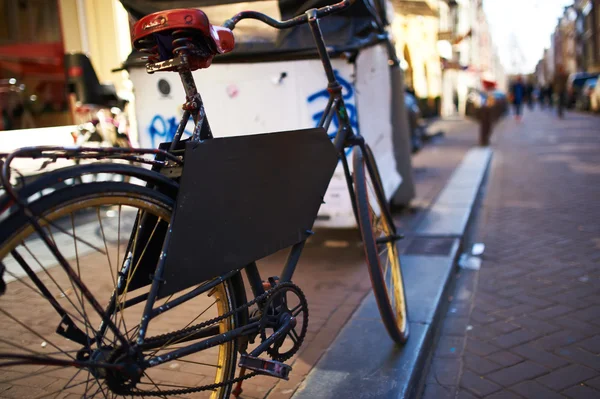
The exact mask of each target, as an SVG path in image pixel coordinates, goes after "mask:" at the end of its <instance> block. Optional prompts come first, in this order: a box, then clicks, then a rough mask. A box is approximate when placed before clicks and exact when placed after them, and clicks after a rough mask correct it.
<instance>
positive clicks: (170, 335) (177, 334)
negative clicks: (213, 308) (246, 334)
mask: <svg viewBox="0 0 600 399" xmlns="http://www.w3.org/2000/svg"><path fill="white" fill-rule="evenodd" d="M286 287H293V288H296V289H298V290H299V289H300V288H299V287H298V286H297V285H295V284H294V283H280V284H277V285H276V286H275V287H273V288H271V289H269V290H267V291H265V292H264V294H261V295H259V296H257V297H256V298H254V299H253V300H251V301H249V302H246V303H245V304H243V305H242V306H240V307H238V308H236V309H233V310H230V311H229V312H227V313H225V314H222V315H221V316H217V317H215V318H212V319H210V320H207V321H205V322H202V323H199V324H196V325H194V326H190V327H188V328H186V329H183V330H180V331H175V332H172V333H167V334H162V335H157V336H155V337H150V338H148V340H147V342H145V344H150V343H152V342H156V341H159V340H164V339H171V338H179V337H181V336H182V335H183V336H184V337H185V336H186V335H188V333H189V332H191V331H194V330H197V329H200V328H204V327H207V326H210V325H212V324H215V323H217V322H219V321H221V320H223V319H226V318H228V317H231V316H233V315H235V314H236V313H238V312H240V311H242V310H245V309H248V308H249V307H250V306H252V305H254V304H256V303H257V302H261V301H263V300H265V299H267V298H268V297H269V295H271V294H272V293H274V292H276V291H278V290H281V289H283V288H286ZM143 346H144V345H142V346H141V348H142V349H143ZM259 374H260V373H257V372H253V373H249V374H245V375H243V376H240V377H236V378H232V379H230V380H227V381H222V382H218V383H214V384H209V385H201V386H198V387H194V388H182V389H172V390H169V391H166V390H161V391H159V392H150V391H133V390H131V391H129V392H128V393H127V395H131V396H142V397H147V396H169V395H185V394H189V393H196V392H201V391H209V390H214V389H217V388H221V387H224V386H227V385H233V384H236V383H238V382H240V381H243V380H246V379H248V378H252V377H255V376H257V375H259Z"/></svg>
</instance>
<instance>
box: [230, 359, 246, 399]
mask: <svg viewBox="0 0 600 399" xmlns="http://www.w3.org/2000/svg"><path fill="white" fill-rule="evenodd" d="M245 374H246V367H242V368H241V369H240V375H239V376H238V378H242V377H243V376H244V375H245ZM242 382H244V380H241V381H238V383H237V384H235V388H233V391H232V392H231V393H232V394H233V396H235V397H236V398H238V397H239V396H240V395H241V394H242V392H243V391H244V390H243V389H242Z"/></svg>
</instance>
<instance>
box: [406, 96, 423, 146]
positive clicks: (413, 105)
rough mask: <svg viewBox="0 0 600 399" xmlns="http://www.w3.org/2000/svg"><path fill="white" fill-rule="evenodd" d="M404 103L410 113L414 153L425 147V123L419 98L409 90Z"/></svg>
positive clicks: (409, 119)
mask: <svg viewBox="0 0 600 399" xmlns="http://www.w3.org/2000/svg"><path fill="white" fill-rule="evenodd" d="M404 104H405V105H406V112H407V113H408V124H409V127H410V144H411V150H412V152H413V153H415V152H417V151H419V150H420V149H421V148H422V147H423V138H424V136H425V124H424V123H423V117H422V115H421V109H420V108H419V103H418V101H417V98H416V97H415V96H414V95H412V94H411V93H409V92H405V93H404Z"/></svg>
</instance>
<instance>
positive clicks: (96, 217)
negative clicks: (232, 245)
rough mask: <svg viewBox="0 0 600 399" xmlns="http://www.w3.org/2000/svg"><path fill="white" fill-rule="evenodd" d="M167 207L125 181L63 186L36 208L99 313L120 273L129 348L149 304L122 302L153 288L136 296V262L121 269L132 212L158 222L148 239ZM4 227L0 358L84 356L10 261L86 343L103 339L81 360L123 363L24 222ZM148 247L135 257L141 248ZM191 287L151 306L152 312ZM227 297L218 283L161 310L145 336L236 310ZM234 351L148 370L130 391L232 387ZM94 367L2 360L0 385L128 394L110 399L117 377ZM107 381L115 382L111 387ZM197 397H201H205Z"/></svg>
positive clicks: (228, 348) (176, 343)
mask: <svg viewBox="0 0 600 399" xmlns="http://www.w3.org/2000/svg"><path fill="white" fill-rule="evenodd" d="M173 205H174V204H173V201H172V200H168V199H167V198H165V197H164V196H162V197H161V196H160V195H159V194H157V193H156V192H154V191H152V190H149V189H146V188H143V187H139V186H133V185H129V184H124V183H95V184H86V185H81V186H76V187H74V188H71V189H69V192H68V194H67V193H66V190H61V191H58V192H55V193H52V194H50V195H49V196H47V197H44V198H42V199H40V200H38V201H37V202H36V203H34V204H33V205H32V209H34V210H35V212H36V214H40V212H42V213H43V218H42V219H39V221H40V224H41V225H42V227H43V228H44V229H45V230H46V231H47V232H48V236H49V237H50V238H51V239H52V240H53V241H54V242H55V243H56V245H57V246H58V247H59V249H60V250H61V253H62V254H63V255H64V256H65V257H66V258H67V259H68V261H69V265H70V266H71V267H72V269H73V270H74V271H75V272H76V273H77V275H78V276H79V278H80V279H81V281H82V282H83V283H84V284H86V286H87V287H88V289H89V290H90V291H91V293H92V294H93V296H94V297H95V299H96V300H97V301H98V302H99V303H100V304H101V306H102V308H103V309H107V308H109V303H110V297H111V293H112V292H113V290H114V288H115V286H116V285H117V282H118V272H119V271H120V272H121V273H122V274H124V275H125V277H124V280H123V284H125V287H126V288H125V289H124V290H123V291H122V293H121V295H119V296H118V301H117V305H116V306H114V311H113V312H112V313H111V320H113V322H114V323H115V325H116V326H117V327H118V328H119V331H120V332H121V333H122V334H123V335H124V336H126V337H127V340H128V341H130V342H134V341H135V339H136V337H137V335H138V332H139V323H140V320H141V317H142V312H143V308H144V306H145V301H140V302H139V303H138V304H135V305H132V306H129V307H125V306H124V303H125V301H127V300H131V299H132V298H135V297H138V296H139V295H143V294H144V293H147V292H148V290H149V286H144V287H141V288H137V289H135V290H128V288H127V287H128V285H129V284H130V283H131V282H132V281H133V278H134V276H136V265H134V264H132V266H131V267H129V268H128V269H123V266H122V265H123V261H124V258H125V256H126V254H125V252H126V249H127V247H128V242H129V239H130V236H131V232H132V231H136V232H137V231H138V230H137V229H133V226H134V224H135V220H136V217H137V215H138V212H140V214H144V215H147V217H148V218H149V219H150V220H155V222H154V225H153V226H152V227H151V229H149V230H151V233H150V234H158V232H159V231H160V230H164V229H166V227H167V226H168V223H169V220H170V213H171V209H172V207H173ZM0 227H2V228H1V229H0V231H1V232H2V234H0V242H1V243H0V260H1V261H2V262H3V264H4V265H5V266H6V272H5V275H4V279H5V281H7V282H8V284H7V289H6V293H5V294H4V296H2V297H0V325H2V326H7V327H6V328H3V330H2V331H1V332H0V353H7V352H9V353H12V354H23V355H26V356H35V357H40V356H46V357H50V358H52V359H62V360H70V359H73V358H75V359H79V358H80V357H81V356H82V353H81V351H82V348H83V346H82V345H81V344H78V343H76V342H73V341H71V340H68V339H66V338H65V337H63V336H61V335H59V334H57V333H56V329H57V326H59V324H61V317H60V316H59V315H58V313H57V312H56V311H55V310H54V309H53V308H52V307H51V306H50V303H49V301H48V300H47V299H45V298H43V297H42V296H41V295H40V292H39V289H38V287H36V285H35V284H34V282H33V281H32V279H31V278H29V277H28V276H26V275H25V273H23V272H22V268H20V267H19V266H20V265H19V263H18V261H17V259H16V258H15V254H16V255H17V256H20V257H22V258H23V259H24V260H25V261H26V263H27V264H28V265H29V266H30V267H31V268H32V269H33V270H34V271H35V275H36V276H37V277H38V278H39V279H40V280H41V281H42V282H43V283H44V285H45V286H46V287H47V288H48V289H49V291H50V293H51V294H52V296H53V297H54V298H55V299H56V300H57V301H58V303H60V305H61V306H62V307H64V309H65V311H67V314H68V315H69V316H70V318H71V319H72V320H73V321H74V323H75V325H76V326H77V327H79V329H80V330H81V331H83V333H85V335H86V336H87V337H95V336H98V335H100V338H99V339H92V340H88V342H87V345H88V346H89V347H90V348H91V349H92V350H91V351H90V350H87V351H86V352H87V354H85V355H84V356H83V357H84V359H87V361H88V362H89V364H90V365H92V364H98V363H99V362H101V363H111V362H116V360H115V359H117V358H119V356H121V357H122V356H124V355H123V354H121V353H120V352H119V351H120V348H121V347H122V346H121V345H120V344H119V342H118V340H117V339H116V336H115V334H114V333H112V332H111V331H110V330H107V331H106V332H105V333H104V334H103V335H102V334H99V333H98V332H99V331H100V325H101V320H102V318H101V317H100V315H98V314H97V313H95V312H94V310H93V309H92V307H91V305H90V304H89V302H88V301H86V299H85V297H84V295H83V294H82V292H81V290H79V288H78V287H77V285H76V284H74V281H73V280H71V279H69V277H68V276H67V274H66V273H65V272H64V270H63V269H62V267H61V266H60V265H57V262H56V260H55V259H54V258H53V257H52V256H51V255H50V252H49V250H48V249H47V247H46V246H45V245H43V243H41V242H40V239H39V236H38V235H37V233H35V232H34V229H33V227H32V226H30V225H29V224H28V223H27V220H26V219H25V218H24V216H23V215H20V214H15V215H13V216H11V217H10V218H9V220H7V221H5V222H4V223H3V224H2V226H0ZM137 234H139V233H137ZM158 238H160V237H156V239H158ZM153 240H154V238H151V239H148V240H147V241H145V242H142V241H141V240H137V241H136V237H135V236H134V237H133V240H132V244H131V245H133V246H136V245H146V247H147V246H148V244H149V243H153V244H154V243H156V242H158V241H153ZM161 242H162V241H161ZM146 247H143V248H142V249H141V251H142V252H144V251H146V250H147V248H146ZM133 252H135V250H133ZM132 263H135V262H132ZM118 269H120V270H118ZM193 288H195V287H192V288H190V289H188V290H185V291H183V292H181V293H178V294H175V295H173V296H170V297H168V298H164V299H162V300H160V301H157V303H156V305H155V307H156V306H160V305H163V304H165V303H167V302H169V301H171V300H174V299H176V298H177V297H178V296H180V295H182V294H184V293H186V292H189V291H190V290H191V289H193ZM231 292H232V290H231V286H230V283H229V282H227V283H224V284H220V285H218V286H216V287H215V288H214V289H212V290H211V291H210V292H208V293H206V294H203V295H200V296H199V297H196V298H194V299H192V300H190V301H189V302H186V303H185V304H184V305H181V306H180V307H177V308H174V309H172V310H169V311H167V312H165V313H163V314H162V315H160V316H158V317H157V318H155V319H153V320H152V321H151V322H150V325H149V328H148V331H147V335H146V336H147V337H153V336H157V335H161V334H165V333H170V332H173V331H176V330H179V329H183V328H185V327H188V326H190V325H195V324H198V323H201V322H202V321H205V320H208V319H212V318H214V317H216V316H219V315H222V314H224V313H226V312H229V311H230V310H232V309H233V306H234V304H233V302H234V301H233V299H232V294H231ZM232 328H234V320H233V318H227V319H224V320H222V321H221V322H220V323H219V326H218V330H219V332H220V333H223V332H225V331H227V330H230V329H232ZM192 342H194V341H191V342H183V340H182V339H181V338H177V339H174V338H173V339H169V340H165V342H164V343H162V344H161V345H160V346H158V345H157V347H155V348H153V349H148V350H145V351H143V352H142V355H143V357H144V358H145V359H151V358H157V357H159V356H161V355H164V354H165V353H168V352H169V351H171V350H174V349H176V348H178V347H182V346H184V345H187V344H190V343H192ZM235 349H236V348H235V342H233V341H230V342H227V343H224V344H222V345H219V346H217V347H214V348H211V349H208V350H205V351H202V352H199V353H195V354H192V355H189V356H186V357H184V358H180V359H178V360H174V361H171V362H168V363H165V364H162V365H159V366H157V367H152V368H148V369H145V370H144V372H143V376H142V377H141V378H140V381H139V382H137V383H136V384H135V386H130V387H129V388H128V389H130V390H131V391H133V392H138V393H146V394H148V393H153V394H154V395H156V396H159V397H160V396H163V397H164V395H161V393H160V392H161V391H167V390H176V389H187V388H193V387H196V386H199V385H206V384H212V383H220V382H223V381H226V380H229V379H231V378H233V373H234V371H235V357H236V353H235V352H236V351H235ZM78 355H79V356H78ZM94 362H96V363H94ZM97 370H98V369H97V368H94V367H87V368H86V367H77V368H74V367H65V366H60V367H57V366H49V365H39V364H37V365H36V364H23V365H11V360H7V359H6V358H4V359H2V358H1V357H0V384H1V385H5V384H6V385H9V386H10V389H14V390H18V392H23V394H22V395H21V396H22V397H32V398H33V397H40V398H42V397H44V398H45V397H48V398H53V397H63V396H60V395H62V394H63V393H64V394H66V393H70V394H74V395H79V397H85V398H88V397H89V398H94V397H98V398H104V397H109V398H113V397H131V396H132V395H130V394H128V395H124V394H123V395H119V394H116V393H115V391H114V390H113V389H112V388H111V387H109V383H110V384H111V385H112V386H113V387H114V386H115V381H114V376H112V375H111V377H107V376H106V375H104V376H103V375H101V374H99V373H98V372H97ZM109 378H112V379H111V380H110V381H109ZM122 383H123V382H122V381H118V382H117V384H122ZM230 388H231V387H229V386H225V387H221V388H218V389H215V390H213V391H206V392H204V394H205V397H211V398H223V397H227V396H228V395H229V390H230ZM196 395H199V396H198V397H204V396H202V395H203V394H202V393H200V394H196ZM195 397H196V396H195Z"/></svg>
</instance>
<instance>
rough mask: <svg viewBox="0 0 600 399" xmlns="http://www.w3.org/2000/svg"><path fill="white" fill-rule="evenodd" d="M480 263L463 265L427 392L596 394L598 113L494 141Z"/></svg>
mask: <svg viewBox="0 0 600 399" xmlns="http://www.w3.org/2000/svg"><path fill="white" fill-rule="evenodd" d="M492 147H493V148H494V151H495V152H494V160H493V166H492V170H491V174H490V177H489V181H488V190H487V194H486V197H485V201H484V205H483V209H482V211H481V214H480V226H479V231H478V241H481V242H484V243H485V245H486V252H485V253H484V256H483V263H482V267H481V270H479V271H466V270H463V271H460V272H459V273H458V277H457V282H456V286H455V289H454V292H453V293H451V294H450V296H449V298H448V311H447V314H446V315H445V320H444V322H443V324H442V326H441V331H440V336H439V342H438V344H437V347H436V350H435V353H434V355H433V358H432V361H431V365H430V370H429V373H428V375H427V377H426V380H425V388H424V392H423V398H424V399H434V398H435V399H445V398H460V399H468V398H498V399H500V398H540V399H553V398H573V399H578V398H598V397H600V356H599V354H600V322H599V321H598V319H599V318H598V316H600V285H599V284H598V283H599V281H598V280H599V278H600V223H599V222H598V221H599V220H600V203H599V202H598V199H599V198H600V118H598V117H597V116H589V115H584V114H575V113H568V114H567V117H566V119H565V120H558V119H556V117H554V116H553V115H551V114H550V113H548V112H542V111H535V112H533V113H531V112H529V113H526V115H525V117H524V120H523V122H522V123H521V124H516V122H514V121H513V120H512V119H510V120H506V121H505V122H504V123H503V125H502V126H500V127H499V129H498V130H497V132H496V133H495V136H494V137H493V140H492Z"/></svg>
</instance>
